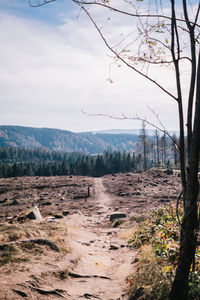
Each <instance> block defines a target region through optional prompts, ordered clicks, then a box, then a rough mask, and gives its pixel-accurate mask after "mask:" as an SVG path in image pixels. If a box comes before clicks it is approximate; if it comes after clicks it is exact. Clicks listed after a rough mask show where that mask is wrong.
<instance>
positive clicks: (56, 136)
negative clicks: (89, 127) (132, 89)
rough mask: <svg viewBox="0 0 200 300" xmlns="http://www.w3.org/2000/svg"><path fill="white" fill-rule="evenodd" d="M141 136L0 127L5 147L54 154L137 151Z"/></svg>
mask: <svg viewBox="0 0 200 300" xmlns="http://www.w3.org/2000/svg"><path fill="white" fill-rule="evenodd" d="M137 140H138V135H136V134H127V133H123V134H116V133H113V134H112V133H109V134H108V133H105V132H104V133H103V132H102V133H101V132H93V131H91V132H79V133H75V132H72V131H69V130H63V129H54V128H46V127H43V128H37V127H27V126H17V125H16V126H15V125H1V126H0V146H1V147H9V146H12V147H25V148H29V149H34V148H43V149H47V150H53V151H64V152H85V153H89V154H96V153H102V152H103V151H105V150H106V149H108V148H112V149H113V150H120V151H122V150H125V151H134V150H135V148H136V143H137Z"/></svg>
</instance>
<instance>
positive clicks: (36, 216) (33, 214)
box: [25, 206, 42, 221]
mask: <svg viewBox="0 0 200 300" xmlns="http://www.w3.org/2000/svg"><path fill="white" fill-rule="evenodd" d="M25 216H26V217H27V218H28V219H31V220H38V221H42V216H41V213H40V211H39V208H38V207H37V206H34V207H33V208H31V209H29V210H28V211H27V212H26V213H25Z"/></svg>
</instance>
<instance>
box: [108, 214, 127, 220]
mask: <svg viewBox="0 0 200 300" xmlns="http://www.w3.org/2000/svg"><path fill="white" fill-rule="evenodd" d="M126 217H127V215H126V214H125V213H115V214H112V215H110V221H111V222H112V221H113V220H115V219H121V218H126Z"/></svg>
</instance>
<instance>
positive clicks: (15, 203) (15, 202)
mask: <svg viewBox="0 0 200 300" xmlns="http://www.w3.org/2000/svg"><path fill="white" fill-rule="evenodd" d="M18 204H19V201H18V200H17V199H14V200H13V202H11V203H10V204H9V205H18Z"/></svg>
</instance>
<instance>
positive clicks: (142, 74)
mask: <svg viewBox="0 0 200 300" xmlns="http://www.w3.org/2000/svg"><path fill="white" fill-rule="evenodd" d="M80 7H81V8H82V9H83V10H84V12H85V13H86V14H87V15H88V17H89V18H90V20H91V21H92V23H93V25H94V26H95V28H96V29H97V31H98V32H99V34H100V36H101V38H102V40H103V41H104V43H105V45H106V46H107V47H108V49H109V50H110V51H111V52H112V53H114V54H115V55H116V57H117V58H118V59H119V60H121V61H122V62H123V63H124V64H125V65H127V66H128V67H129V68H131V69H132V70H134V71H135V72H137V73H138V74H140V75H141V76H142V77H144V78H146V79H148V80H149V81H151V82H152V83H153V84H154V85H156V86H157V87H159V88H160V89H161V90H162V91H163V92H165V93H166V94H167V95H169V96H170V97H171V98H173V99H174V100H176V101H178V99H177V97H176V96H174V95H173V94H171V93H170V92H169V91H167V90H166V89H165V88H164V87H163V86H161V85H160V84H159V83H158V82H156V81H155V80H154V79H152V78H151V77H149V76H148V75H146V74H144V73H142V72H141V71H139V70H138V69H136V68H135V67H134V66H132V65H131V64H129V63H128V62H127V61H126V60H125V59H123V58H122V57H121V56H120V55H119V54H118V53H117V52H116V51H115V50H114V49H113V48H112V47H111V46H110V45H109V44H108V42H107V40H106V38H105V37H104V35H103V34H102V32H101V30H100V28H99V27H98V26H97V24H96V22H95V21H94V19H93V18H92V16H91V14H90V13H89V12H88V11H87V10H86V9H85V7H84V6H82V5H80Z"/></svg>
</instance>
